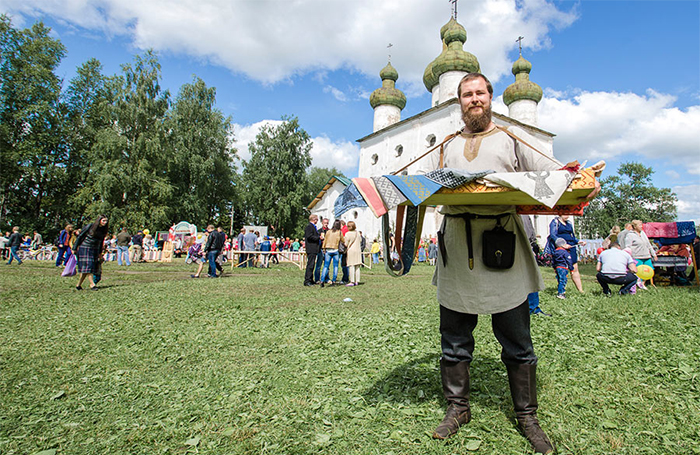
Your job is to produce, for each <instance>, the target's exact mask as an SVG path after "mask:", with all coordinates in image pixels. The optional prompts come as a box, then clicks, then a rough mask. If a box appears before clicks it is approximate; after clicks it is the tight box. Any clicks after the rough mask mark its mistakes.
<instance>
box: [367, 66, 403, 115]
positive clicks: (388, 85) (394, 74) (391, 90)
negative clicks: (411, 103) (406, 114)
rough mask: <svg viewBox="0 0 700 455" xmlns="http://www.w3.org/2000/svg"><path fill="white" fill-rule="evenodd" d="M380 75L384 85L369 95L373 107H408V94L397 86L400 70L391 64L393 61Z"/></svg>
mask: <svg viewBox="0 0 700 455" xmlns="http://www.w3.org/2000/svg"><path fill="white" fill-rule="evenodd" d="M379 77H381V78H382V86H381V87H379V88H378V89H377V90H375V91H373V92H372V94H371V95H370V97H369V104H370V105H371V106H372V109H374V108H376V107H377V106H382V105H390V106H396V107H398V108H399V109H403V108H404V107H406V95H404V93H403V92H402V91H401V90H399V89H397V88H396V87H395V83H396V81H397V80H398V79H399V72H398V71H396V68H394V67H393V66H391V63H387V65H386V66H385V67H384V68H382V70H381V71H380V72H379Z"/></svg>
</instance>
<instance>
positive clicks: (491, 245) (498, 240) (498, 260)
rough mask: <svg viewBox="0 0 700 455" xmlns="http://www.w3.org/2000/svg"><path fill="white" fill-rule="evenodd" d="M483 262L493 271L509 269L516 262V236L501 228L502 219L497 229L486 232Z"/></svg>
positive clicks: (483, 240) (483, 242)
mask: <svg viewBox="0 0 700 455" xmlns="http://www.w3.org/2000/svg"><path fill="white" fill-rule="evenodd" d="M482 247H483V251H482V252H483V261H484V265H485V266H486V267H491V268H492V269H509V268H511V267H513V262H515V234H514V233H513V232H510V231H507V230H506V229H505V228H504V227H503V226H501V220H500V218H499V219H498V220H497V224H496V227H495V228H494V229H492V230H490V231H484V234H483V237H482Z"/></svg>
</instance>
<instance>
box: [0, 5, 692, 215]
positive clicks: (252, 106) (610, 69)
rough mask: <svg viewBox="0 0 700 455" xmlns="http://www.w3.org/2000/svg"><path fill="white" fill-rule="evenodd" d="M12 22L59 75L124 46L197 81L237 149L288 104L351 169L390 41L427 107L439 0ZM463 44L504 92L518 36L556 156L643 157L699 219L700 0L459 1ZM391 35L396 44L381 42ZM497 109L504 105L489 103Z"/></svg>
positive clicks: (30, 9)
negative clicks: (230, 128)
mask: <svg viewBox="0 0 700 455" xmlns="http://www.w3.org/2000/svg"><path fill="white" fill-rule="evenodd" d="M0 11H2V12H5V13H7V14H9V15H11V16H12V17H13V21H14V23H15V25H16V26H29V25H31V24H32V23H33V22H34V21H36V20H43V21H44V22H45V23H46V24H47V25H48V26H50V27H51V28H52V29H53V30H54V33H55V36H56V37H58V38H60V39H61V41H62V42H63V43H64V45H65V46H66V47H67V56H66V58H65V59H64V61H63V64H62V66H61V68H60V70H59V72H60V75H61V76H62V77H64V78H65V80H66V81H68V80H69V79H70V78H72V77H73V76H74V73H75V69H76V67H77V66H79V65H80V64H81V63H83V62H84V61H86V60H87V59H88V58H91V57H95V58H97V59H98V60H100V61H101V62H102V64H103V66H104V73H105V74H108V75H109V74H114V73H117V72H119V71H120V65H121V64H123V63H128V62H130V61H131V60H132V59H133V56H134V55H135V54H138V53H141V52H143V51H144V50H145V49H148V48H153V49H155V50H156V51H157V52H158V53H159V55H160V62H161V65H162V72H163V81H162V86H163V87H164V88H168V89H169V90H170V92H171V94H172V96H173V97H174V96H175V95H176V94H177V91H178V89H179V87H180V86H181V85H182V84H184V83H186V82H190V81H191V80H192V77H193V75H196V76H198V77H200V78H202V79H203V80H204V81H205V82H206V83H207V84H208V85H209V86H213V87H216V89H217V103H218V108H219V109H221V110H222V111H223V112H224V113H225V114H226V115H230V116H231V118H232V121H233V122H234V123H235V137H236V140H237V144H236V145H237V147H238V149H239V155H240V156H241V157H242V158H244V159H245V158H246V157H247V156H248V155H247V143H248V142H249V141H251V140H252V139H253V138H254V137H255V134H256V133H257V131H258V129H259V127H260V126H261V125H262V124H265V123H267V122H275V121H279V120H280V118H281V117H282V116H283V115H293V116H297V117H299V120H300V123H301V126H302V127H303V128H304V129H305V130H306V131H307V132H308V133H309V134H310V136H311V137H312V138H313V140H314V150H313V152H312V155H313V158H314V164H315V165H318V166H336V167H339V168H340V169H341V170H343V171H344V172H345V174H346V175H348V176H350V177H352V176H355V175H356V173H357V164H358V158H359V147H358V145H357V143H356V142H355V141H356V140H357V139H359V138H361V137H363V136H365V135H367V134H369V133H371V130H372V119H373V113H372V109H371V107H370V106H369V101H368V98H369V94H370V93H371V92H372V91H373V90H374V89H376V88H378V87H379V86H380V85H381V81H380V79H379V76H378V73H379V70H380V69H381V68H382V67H384V65H385V64H386V62H387V59H388V53H389V52H391V62H392V65H393V66H394V67H395V68H396V69H397V70H398V72H399V81H398V82H397V87H398V88H399V89H401V90H403V91H404V92H405V93H406V95H407V97H408V102H407V105H406V108H405V109H404V110H403V112H402V116H403V118H406V117H409V116H411V115H415V114H417V113H419V112H421V111H423V110H425V109H427V108H428V107H429V106H430V96H429V94H428V93H427V91H426V90H425V88H424V87H423V84H422V75H423V71H424V69H425V67H426V65H427V64H428V63H429V62H430V61H432V60H433V59H434V58H435V57H437V55H438V54H439V53H440V51H441V43H440V38H439V29H440V27H441V26H442V25H444V24H445V23H446V22H447V21H448V20H449V17H450V14H451V5H450V3H449V2H448V1H447V0H384V1H382V2H377V1H374V0H354V1H351V0H343V1H341V0H298V1H295V2H290V1H283V0H200V1H198V2H191V1H187V0H169V1H165V0H149V1H147V2H146V1H137V0H62V1H60V2H59V1H56V0H22V1H16V0H0ZM457 19H458V21H459V22H460V23H461V24H462V25H464V26H465V28H466V30H467V35H468V40H467V43H466V44H465V46H464V48H465V50H467V51H469V52H471V53H473V54H474V55H476V57H477V58H478V59H479V62H480V64H481V68H482V71H483V72H484V73H485V74H486V75H487V76H488V77H489V78H490V79H491V80H492V81H493V82H494V86H495V93H496V95H499V96H500V94H501V93H502V92H503V90H504V89H505V88H506V87H507V86H508V85H509V84H510V83H512V81H513V76H512V75H511V74H510V67H511V65H512V62H513V61H514V60H515V59H517V57H518V47H517V43H516V42H515V40H516V38H517V37H518V36H520V35H522V36H524V37H525V39H524V41H523V46H524V48H523V56H524V57H525V58H526V59H528V60H529V61H530V62H531V63H532V65H533V70H532V72H531V74H530V77H531V80H533V81H534V82H536V83H538V84H539V85H540V86H541V87H542V88H543V89H544V92H545V97H544V99H543V100H542V102H541V103H540V109H539V116H540V120H539V123H540V127H542V128H544V129H546V130H548V131H551V132H553V133H555V134H556V135H557V137H556V138H555V142H554V150H555V155H556V156H557V157H559V158H560V159H562V160H566V161H568V160H571V159H578V160H579V161H584V160H588V162H589V163H593V162H595V161H597V160H599V159H604V160H606V161H607V163H608V168H607V170H606V172H607V173H614V172H615V171H616V169H617V166H618V165H619V164H620V163H622V162H625V161H638V162H642V163H644V164H645V165H647V166H651V167H653V169H654V170H655V174H654V176H653V182H654V184H655V185H656V186H659V187H669V188H672V189H673V190H674V191H675V192H676V194H677V195H678V197H679V205H678V208H679V219H694V220H695V221H696V222H700V159H699V158H700V2H698V1H673V0H670V1H592V0H583V1H578V2H572V1H545V0H519V1H513V0H471V1H466V0H461V1H459V2H458V17H457ZM389 43H392V45H393V46H392V47H391V49H387V44H389ZM495 106H496V110H497V111H499V112H502V113H507V109H506V108H505V106H503V105H502V103H500V102H499V100H498V99H497V100H496V103H495Z"/></svg>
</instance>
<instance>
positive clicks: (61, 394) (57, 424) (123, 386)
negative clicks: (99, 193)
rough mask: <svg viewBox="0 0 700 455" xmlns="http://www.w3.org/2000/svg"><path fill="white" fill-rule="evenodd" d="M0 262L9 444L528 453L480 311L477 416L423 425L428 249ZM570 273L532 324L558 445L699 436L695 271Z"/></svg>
mask: <svg viewBox="0 0 700 455" xmlns="http://www.w3.org/2000/svg"><path fill="white" fill-rule="evenodd" d="M0 271H1V273H0V300H1V302H2V303H1V304H0V334H2V338H1V340H2V341H1V342H0V453H1V454H7V455H10V454H30V455H31V454H35V453H37V452H41V451H44V450H49V449H55V453H57V454H106V453H118V454H122V453H129V454H183V453H207V454H313V453H323V454H339V455H341V454H342V455H345V454H383V455H387V454H394V455H399V454H417V453H420V454H458V453H467V452H469V451H470V450H475V453H483V454H523V453H530V452H531V450H530V448H529V445H528V443H527V441H526V440H525V439H524V438H523V437H522V436H520V435H519V433H518V432H517V430H516V428H515V426H514V416H513V413H512V410H511V403H510V395H509V392H508V386H507V380H506V375H505V369H504V367H503V366H502V364H501V363H500V361H499V353H500V347H499V345H498V343H497V342H496V341H495V339H494V337H493V335H492V333H491V328H490V323H489V321H488V319H489V317H488V316H483V317H482V321H481V323H480V324H479V326H478V327H477V330H476V332H477V333H476V335H475V336H476V339H477V347H476V352H475V360H474V362H473V364H472V412H473V420H472V422H471V423H469V424H468V425H467V426H466V427H464V428H463V429H462V430H461V431H460V432H459V434H458V435H456V436H455V437H453V438H452V439H451V440H449V441H446V442H441V441H435V440H433V439H431V437H430V433H431V431H432V430H433V428H434V427H435V426H436V425H437V423H438V422H439V421H440V420H441V418H442V415H443V412H444V403H443V399H442V397H441V389H440V378H439V369H438V362H439V356H440V340H439V332H438V306H437V303H436V299H435V289H434V288H433V287H432V286H431V285H430V278H431V274H432V268H430V267H428V266H422V265H421V266H416V267H415V268H414V269H413V270H412V271H411V273H410V274H409V275H408V276H407V277H403V278H400V279H396V278H391V277H389V276H388V275H387V274H386V273H385V272H384V271H383V270H382V269H381V268H376V269H374V270H373V271H366V270H365V271H363V279H362V281H363V282H364V283H365V284H364V285H362V286H359V287H356V288H345V287H333V288H325V289H319V288H317V287H313V288H307V287H303V286H301V282H302V280H303V272H300V271H299V270H297V269H296V268H293V267H282V268H277V269H275V268H273V269H269V270H251V269H248V270H236V271H234V272H232V273H231V272H229V273H228V277H225V278H223V279H219V280H206V279H200V280H191V279H189V274H190V273H192V267H191V266H187V265H185V264H184V263H182V262H176V263H173V264H147V265H145V264H138V265H134V266H132V267H131V268H129V269H119V268H118V267H117V266H116V265H115V264H113V263H110V264H107V265H106V266H105V269H104V280H103V283H101V284H104V288H103V289H102V290H101V291H99V292H91V291H87V290H85V291H82V292H77V291H75V290H73V288H74V286H75V282H76V279H75V278H61V277H60V274H59V271H58V270H57V269H56V268H54V267H52V266H51V265H50V264H48V263H37V262H27V263H25V264H23V265H22V266H20V267H16V266H14V265H13V266H5V265H2V266H0ZM227 271H228V270H227ZM582 271H583V273H584V287H585V288H586V289H587V291H588V292H587V294H585V295H582V296H578V295H576V296H575V295H574V294H575V291H573V290H572V289H573V288H572V285H571V283H570V285H569V287H570V291H569V294H570V298H569V299H567V300H565V301H561V300H558V299H556V298H554V296H555V294H556V289H555V288H556V286H555V285H556V281H555V278H554V275H553V273H552V271H551V270H549V269H543V274H544V275H545V281H546V283H547V290H546V291H544V292H543V293H542V294H541V300H542V306H543V307H544V308H545V309H546V310H547V311H549V312H551V313H553V314H554V317H552V318H545V317H537V318H534V319H533V324H532V325H533V328H532V330H533V339H534V342H535V349H536V351H537V354H538V356H539V358H540V363H539V369H538V375H539V390H540V412H539V414H540V420H541V422H542V426H543V427H544V428H545V429H546V430H547V431H548V433H549V435H550V436H551V438H552V439H553V441H554V442H555V444H556V445H557V448H558V453H561V454H693V453H700V442H699V441H700V387H699V381H700V377H699V375H700V361H699V360H698V359H700V297H699V294H698V289H697V288H658V289H652V290H650V291H648V292H640V293H638V294H637V295H636V296H629V297H627V298H620V297H613V298H610V299H604V298H602V297H601V295H600V290H599V287H598V285H597V283H596V282H595V280H594V277H593V271H592V269H591V268H590V267H588V268H587V267H583V270H582ZM346 297H350V298H352V300H353V301H352V302H344V301H343V300H344V299H345V298H346ZM49 453H50V452H49Z"/></svg>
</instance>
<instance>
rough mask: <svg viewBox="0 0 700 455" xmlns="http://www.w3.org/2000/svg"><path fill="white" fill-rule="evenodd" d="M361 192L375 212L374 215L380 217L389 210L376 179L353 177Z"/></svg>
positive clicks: (353, 181)
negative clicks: (375, 183)
mask: <svg viewBox="0 0 700 455" xmlns="http://www.w3.org/2000/svg"><path fill="white" fill-rule="evenodd" d="M352 183H354V184H355V186H356V187H357V189H358V190H359V191H360V194H361V195H362V197H363V198H364V200H365V202H366V203H367V205H368V206H369V208H370V209H371V210H372V212H374V216H376V217H377V218H379V217H380V216H382V215H384V214H385V213H386V212H387V209H386V206H385V205H384V201H383V200H382V196H381V195H380V194H379V192H378V191H377V187H376V186H375V185H374V181H373V180H372V179H371V178H362V177H356V178H354V179H352Z"/></svg>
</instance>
